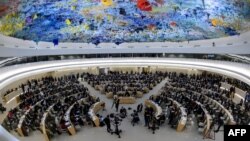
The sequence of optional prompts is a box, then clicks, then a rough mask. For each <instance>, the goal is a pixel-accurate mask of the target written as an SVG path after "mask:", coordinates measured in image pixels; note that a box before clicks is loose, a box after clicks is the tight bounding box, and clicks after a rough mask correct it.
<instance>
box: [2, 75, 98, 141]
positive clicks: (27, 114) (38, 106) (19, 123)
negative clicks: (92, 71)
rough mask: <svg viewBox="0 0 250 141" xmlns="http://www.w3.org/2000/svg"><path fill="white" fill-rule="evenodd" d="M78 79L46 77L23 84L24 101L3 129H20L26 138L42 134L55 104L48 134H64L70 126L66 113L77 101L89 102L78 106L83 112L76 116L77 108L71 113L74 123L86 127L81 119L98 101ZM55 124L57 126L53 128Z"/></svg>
mask: <svg viewBox="0 0 250 141" xmlns="http://www.w3.org/2000/svg"><path fill="white" fill-rule="evenodd" d="M78 77H79V75H69V76H64V77H60V78H53V77H45V78H42V79H41V80H32V81H28V83H27V84H22V85H23V93H22V94H21V95H20V100H21V101H20V103H19V105H18V106H17V107H16V108H14V109H11V110H10V111H8V114H7V117H6V118H5V119H4V121H3V123H2V125H3V126H4V127H5V128H6V129H7V130H8V131H11V130H15V131H17V128H21V130H22V132H23V134H24V136H28V135H29V133H30V131H32V130H40V131H41V120H42V117H43V114H44V113H45V112H46V110H47V109H48V108H49V107H50V106H51V105H53V104H54V106H53V107H52V110H51V111H53V112H52V114H51V113H50V114H49V117H48V118H47V119H46V120H48V122H46V125H45V126H46V130H47V132H48V133H55V132H54V131H58V133H61V131H63V129H65V127H66V128H67V126H68V125H67V123H66V122H68V121H65V119H64V118H63V117H64V114H65V112H66V111H67V109H68V108H69V107H70V105H72V104H74V103H78V100H80V99H82V98H86V100H85V103H84V104H80V103H78V104H75V106H81V107H82V108H81V109H82V110H80V112H77V110H79V109H78V108H73V110H72V112H71V115H74V116H73V117H71V120H72V121H73V122H74V123H76V122H79V124H81V125H83V123H81V120H79V117H83V116H85V117H86V115H87V113H88V110H89V108H90V106H91V105H92V104H93V103H95V102H96V99H95V98H93V97H92V96H90V95H89V92H88V89H87V88H86V87H84V86H83V85H82V84H80V83H79V81H78ZM75 106H74V107H75ZM74 118H75V119H74ZM50 119H51V120H50ZM88 119H90V117H88ZM54 123H55V124H56V125H57V126H54Z"/></svg>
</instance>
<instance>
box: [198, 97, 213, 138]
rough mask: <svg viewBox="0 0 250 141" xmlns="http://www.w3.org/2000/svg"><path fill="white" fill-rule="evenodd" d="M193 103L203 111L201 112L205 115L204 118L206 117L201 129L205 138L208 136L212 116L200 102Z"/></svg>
mask: <svg viewBox="0 0 250 141" xmlns="http://www.w3.org/2000/svg"><path fill="white" fill-rule="evenodd" d="M195 103H196V104H197V105H198V106H200V107H201V109H202V110H203V112H204V113H205V116H206V119H205V126H204V129H203V132H202V133H203V136H206V135H208V133H209V130H211V129H210V128H211V124H212V120H213V119H212V116H211V115H210V114H209V112H208V111H207V109H206V108H205V107H204V105H203V104H201V103H200V102H198V101H195Z"/></svg>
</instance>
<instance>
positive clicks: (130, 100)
mask: <svg viewBox="0 0 250 141" xmlns="http://www.w3.org/2000/svg"><path fill="white" fill-rule="evenodd" d="M119 99H120V104H134V103H135V102H136V100H135V97H119Z"/></svg>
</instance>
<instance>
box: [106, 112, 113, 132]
mask: <svg viewBox="0 0 250 141" xmlns="http://www.w3.org/2000/svg"><path fill="white" fill-rule="evenodd" d="M104 123H105V124H106V126H107V132H108V133H110V132H111V131H112V129H111V124H110V118H109V115H107V116H106V118H105V119H104Z"/></svg>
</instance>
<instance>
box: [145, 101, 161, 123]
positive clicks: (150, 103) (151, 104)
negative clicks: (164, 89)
mask: <svg viewBox="0 0 250 141" xmlns="http://www.w3.org/2000/svg"><path fill="white" fill-rule="evenodd" d="M144 104H145V106H146V107H152V108H153V110H154V112H155V117H156V119H158V117H159V115H161V114H162V108H161V107H160V106H159V105H158V104H157V103H155V102H154V101H152V100H145V102H144Z"/></svg>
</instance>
